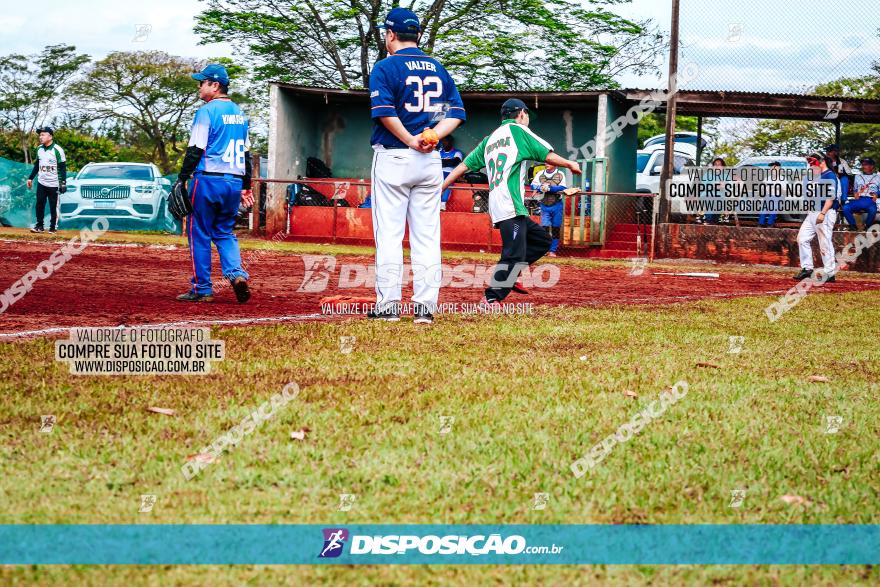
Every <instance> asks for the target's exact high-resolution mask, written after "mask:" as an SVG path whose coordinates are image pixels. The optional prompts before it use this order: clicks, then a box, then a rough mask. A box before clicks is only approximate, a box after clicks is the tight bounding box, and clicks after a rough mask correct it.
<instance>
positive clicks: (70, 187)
mask: <svg viewBox="0 0 880 587" xmlns="http://www.w3.org/2000/svg"><path fill="white" fill-rule="evenodd" d="M75 191H76V186H75V185H73V184H67V193H68V194H70V193H73V192H75Z"/></svg>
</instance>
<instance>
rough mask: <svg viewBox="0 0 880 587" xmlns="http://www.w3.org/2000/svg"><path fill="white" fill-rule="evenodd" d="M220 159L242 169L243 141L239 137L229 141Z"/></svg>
mask: <svg viewBox="0 0 880 587" xmlns="http://www.w3.org/2000/svg"><path fill="white" fill-rule="evenodd" d="M221 159H222V160H223V161H225V162H226V163H229V166H230V167H235V168H236V169H244V141H243V140H241V139H238V140H237V141H236V140H232V141H229V144H228V145H227V146H226V151H224V152H223V157H221Z"/></svg>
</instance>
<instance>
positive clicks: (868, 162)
mask: <svg viewBox="0 0 880 587" xmlns="http://www.w3.org/2000/svg"><path fill="white" fill-rule="evenodd" d="M862 165H876V163H874V160H873V159H871V158H870V157H863V158H862Z"/></svg>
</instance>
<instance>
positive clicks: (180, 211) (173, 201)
mask: <svg viewBox="0 0 880 587" xmlns="http://www.w3.org/2000/svg"><path fill="white" fill-rule="evenodd" d="M168 211H169V212H171V215H172V216H174V217H175V218H176V219H177V220H182V219H183V218H184V217H185V216H188V215H190V214H192V211H193V209H192V201H191V200H190V199H189V194H188V193H187V192H186V184H185V183H184V182H182V181H180V180H179V179H178V180H177V181H175V182H174V185H173V186H171V193H170V194H169V195H168Z"/></svg>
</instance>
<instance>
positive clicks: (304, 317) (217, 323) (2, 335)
mask: <svg viewBox="0 0 880 587" xmlns="http://www.w3.org/2000/svg"><path fill="white" fill-rule="evenodd" d="M318 318H327V316H326V315H324V314H294V315H289V316H264V317H255V318H235V319H229V320H181V321H178V322H148V323H145V324H120V325H117V326H99V325H96V324H88V325H86V326H53V327H51V328H42V329H40V330H22V331H19V332H3V333H0V338H24V337H27V336H46V335H49V334H61V333H64V332H68V331H70V330H71V329H74V328H167V327H174V326H230V325H236V324H258V323H261V322H294V321H299V320H315V319H318Z"/></svg>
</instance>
